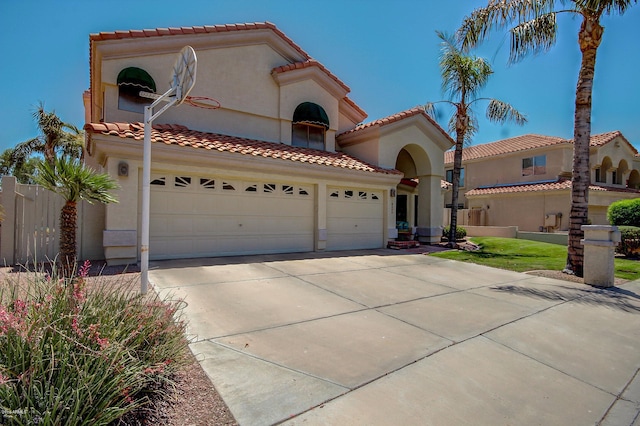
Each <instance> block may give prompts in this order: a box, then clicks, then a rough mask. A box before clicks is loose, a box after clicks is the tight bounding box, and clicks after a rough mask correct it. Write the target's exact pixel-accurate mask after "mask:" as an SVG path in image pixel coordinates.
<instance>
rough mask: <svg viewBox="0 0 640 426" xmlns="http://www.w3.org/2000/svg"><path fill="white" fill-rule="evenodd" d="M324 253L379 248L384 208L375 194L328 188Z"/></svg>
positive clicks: (379, 197)
mask: <svg viewBox="0 0 640 426" xmlns="http://www.w3.org/2000/svg"><path fill="white" fill-rule="evenodd" d="M327 194H328V198H327V249H328V250H348V249H368V248H380V247H382V246H383V235H384V227H383V224H384V210H383V209H384V206H383V203H382V196H381V194H380V193H379V192H372V191H368V190H364V189H358V188H328V191H327Z"/></svg>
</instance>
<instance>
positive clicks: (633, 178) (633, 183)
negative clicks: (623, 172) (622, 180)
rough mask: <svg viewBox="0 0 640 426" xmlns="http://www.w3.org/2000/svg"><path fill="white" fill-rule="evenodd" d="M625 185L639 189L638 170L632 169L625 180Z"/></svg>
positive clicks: (639, 176)
mask: <svg viewBox="0 0 640 426" xmlns="http://www.w3.org/2000/svg"><path fill="white" fill-rule="evenodd" d="M627 187H629V188H633V189H640V172H638V170H636V169H633V170H631V173H630V174H629V179H628V180H627Z"/></svg>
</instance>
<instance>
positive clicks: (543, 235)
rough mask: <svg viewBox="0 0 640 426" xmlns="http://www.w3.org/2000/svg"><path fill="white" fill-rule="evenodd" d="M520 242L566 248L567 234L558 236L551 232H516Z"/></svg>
mask: <svg viewBox="0 0 640 426" xmlns="http://www.w3.org/2000/svg"><path fill="white" fill-rule="evenodd" d="M516 238H519V239H521V240H531V241H539V242H541V243H551V244H558V245H561V246H566V245H567V244H568V242H569V234H564V233H563V234H560V233H553V232H522V231H518V236H517V237H516Z"/></svg>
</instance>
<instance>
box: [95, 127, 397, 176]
mask: <svg viewBox="0 0 640 426" xmlns="http://www.w3.org/2000/svg"><path fill="white" fill-rule="evenodd" d="M84 129H85V130H86V131H88V132H91V133H101V134H104V135H110V136H116V137H120V138H129V139H134V140H136V141H143V140H144V124H143V123H88V124H86V125H85V126H84ZM151 142H153V143H164V144H166V145H178V146H182V147H190V148H194V149H204V150H211V151H220V152H230V153H237V154H240V155H250V156H254V157H264V158H272V159H279V160H288V161H294V162H298V163H309V164H317V165H321V166H327V167H336V168H341V169H350V170H359V171H364V172H371V173H382V174H391V175H401V174H402V172H400V171H398V170H395V169H384V168H382V167H378V166H374V165H371V164H368V163H365V162H364V161H361V160H359V159H357V158H354V157H351V156H349V155H347V154H344V153H342V152H327V151H319V150H315V149H308V148H300V147H295V146H290V145H286V144H282V143H275V142H265V141H260V140H255V139H247V138H241V137H237V136H228V135H221V134H218V133H205V132H198V131H195V130H190V129H189V128H187V127H185V126H181V125H178V124H156V125H154V126H153V130H152V132H151Z"/></svg>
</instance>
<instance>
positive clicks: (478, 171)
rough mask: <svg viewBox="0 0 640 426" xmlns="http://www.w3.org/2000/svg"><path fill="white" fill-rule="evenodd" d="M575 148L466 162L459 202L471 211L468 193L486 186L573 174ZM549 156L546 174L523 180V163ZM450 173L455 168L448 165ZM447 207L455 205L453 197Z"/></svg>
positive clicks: (528, 152)
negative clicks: (466, 195) (526, 159)
mask: <svg viewBox="0 0 640 426" xmlns="http://www.w3.org/2000/svg"><path fill="white" fill-rule="evenodd" d="M570 148H571V147H569V148H567V147H554V148H552V149H547V150H530V151H522V152H518V153H515V154H510V155H504V156H496V157H489V158H483V159H480V160H473V161H466V162H464V163H463V167H464V169H465V172H464V173H465V174H464V186H463V187H461V188H460V192H459V195H458V202H459V203H462V204H464V205H465V207H469V206H470V205H469V203H468V200H467V198H466V197H465V195H464V194H465V192H466V191H470V190H472V189H474V188H478V187H480V186H486V185H495V184H505V183H517V182H535V181H542V180H552V179H556V178H557V177H558V175H560V174H561V173H566V172H570V171H571V162H570V161H568V160H567V158H569V159H570V158H571V149H570ZM545 154H546V173H544V174H537V175H531V176H522V160H523V159H524V158H529V157H535V156H537V155H545ZM446 169H447V170H451V169H453V164H447V165H446ZM445 203H447V204H450V203H451V193H450V192H449V193H448V194H447V195H446V198H445Z"/></svg>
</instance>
